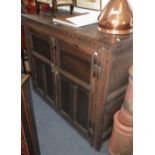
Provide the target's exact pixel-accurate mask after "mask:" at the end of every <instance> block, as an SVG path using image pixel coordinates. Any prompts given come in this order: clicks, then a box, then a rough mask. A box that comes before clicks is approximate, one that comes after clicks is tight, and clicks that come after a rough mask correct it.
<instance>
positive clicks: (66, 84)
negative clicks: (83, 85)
mask: <svg viewBox="0 0 155 155" xmlns="http://www.w3.org/2000/svg"><path fill="white" fill-rule="evenodd" d="M60 80H61V108H62V110H63V111H64V112H65V113H67V115H69V116H70V117H72V112H73V104H72V94H73V93H72V83H71V82H70V81H69V80H68V79H67V78H65V77H64V76H60Z"/></svg>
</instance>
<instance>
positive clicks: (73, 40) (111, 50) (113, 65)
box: [22, 15, 133, 150]
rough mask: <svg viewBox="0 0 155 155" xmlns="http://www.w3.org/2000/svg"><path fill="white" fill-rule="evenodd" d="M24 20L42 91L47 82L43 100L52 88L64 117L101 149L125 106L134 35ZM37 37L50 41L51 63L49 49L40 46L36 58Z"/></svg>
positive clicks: (37, 18) (42, 18)
mask: <svg viewBox="0 0 155 155" xmlns="http://www.w3.org/2000/svg"><path fill="white" fill-rule="evenodd" d="M22 17H23V19H24V20H23V21H24V26H25V31H26V34H27V35H26V36H27V37H26V38H27V45H28V51H29V53H30V66H31V72H32V73H31V74H32V76H33V78H34V81H36V85H35V89H37V88H38V87H39V83H37V81H39V80H41V79H43V81H44V82H43V83H44V86H45V92H44V93H43V94H42V95H44V97H45V98H46V97H47V88H48V89H49V93H48V96H49V97H51V98H56V99H55V100H54V99H53V101H54V102H55V103H54V104H55V105H56V108H57V109H58V110H59V111H60V113H61V114H63V115H64V116H66V118H67V119H68V120H69V121H70V122H72V124H73V125H74V126H75V127H77V128H78V129H79V130H80V131H81V133H83V134H85V135H86V137H88V139H89V141H90V143H91V144H92V146H93V147H94V148H95V149H96V150H99V149H100V147H101V144H102V141H105V140H106V139H107V138H108V137H109V135H110V133H111V128H112V123H113V115H114V113H115V112H116V111H117V110H118V109H119V108H120V106H121V104H122V103H123V98H124V95H125V91H126V86H127V81H128V72H127V71H128V67H129V66H130V65H131V64H132V54H133V53H132V45H133V43H132V34H129V35H108V34H105V33H101V32H99V31H98V26H97V24H93V25H89V26H85V27H81V28H73V27H68V26H64V25H61V24H54V23H53V22H52V18H53V17H50V16H48V17H47V16H42V15H39V16H38V15H22ZM33 32H35V34H36V35H37V36H40V38H49V39H47V40H48V41H47V42H48V43H49V44H50V46H52V47H53V48H50V49H49V48H48V52H50V55H51V57H52V59H49V58H47V59H48V60H49V61H47V60H46V59H45V57H46V56H45V55H44V54H45V53H46V52H47V51H46V50H47V49H46V48H47V47H46V48H43V47H38V48H42V49H43V50H45V53H44V52H43V51H42V53H41V52H40V56H39V55H37V54H34V53H36V52H34V50H33V46H32V34H33ZM31 33H32V34H31ZM45 36H46V37H45ZM41 44H43V43H41ZM41 44H40V45H41ZM37 46H38V45H37ZM51 49H53V50H51ZM43 57H44V58H43ZM36 58H37V59H39V60H40V62H41V65H40V66H43V73H42V69H41V68H42V67H38V66H35V63H34V62H35V61H34V59H36ZM32 60H33V61H32ZM45 64H46V65H45ZM47 65H48V67H47ZM37 67H38V68H37ZM50 67H51V68H52V71H51V72H52V73H50ZM39 68H40V70H39ZM45 68H46V69H45ZM38 72H40V73H38ZM40 74H41V75H42V74H43V75H44V76H43V78H42V76H41V75H40ZM46 74H47V75H48V78H47V75H46ZM35 77H36V78H35ZM45 77H46V78H45ZM53 81H54V82H53ZM52 87H53V88H52ZM51 88H52V89H51ZM53 93H54V94H53ZM52 96H55V97H52Z"/></svg>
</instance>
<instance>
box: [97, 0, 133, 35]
mask: <svg viewBox="0 0 155 155" xmlns="http://www.w3.org/2000/svg"><path fill="white" fill-rule="evenodd" d="M98 20H99V21H98V26H99V31H101V32H105V33H109V34H128V33H132V30H133V14H132V11H131V9H130V6H129V4H128V2H127V0H110V1H109V3H108V4H107V5H106V6H105V8H104V9H103V11H102V12H101V14H100V16H99V18H98Z"/></svg>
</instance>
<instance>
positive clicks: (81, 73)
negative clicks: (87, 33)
mask: <svg viewBox="0 0 155 155" xmlns="http://www.w3.org/2000/svg"><path fill="white" fill-rule="evenodd" d="M59 50H60V54H59V55H60V67H61V68H62V69H63V70H65V71H67V72H68V73H70V74H72V75H74V76H76V77H77V78H79V79H81V80H82V81H85V82H87V83H90V72H91V56H89V55H88V54H83V53H84V52H83V51H81V50H80V49H78V48H76V47H73V46H72V45H69V44H67V43H63V42H60V46H59Z"/></svg>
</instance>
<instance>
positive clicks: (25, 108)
mask: <svg viewBox="0 0 155 155" xmlns="http://www.w3.org/2000/svg"><path fill="white" fill-rule="evenodd" d="M21 120H22V123H21V154H22V155H31V154H33V155H40V149H39V143H38V136H37V131H36V124H35V119H34V112H33V106H32V103H31V97H30V92H29V76H28V75H22V79H21Z"/></svg>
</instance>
